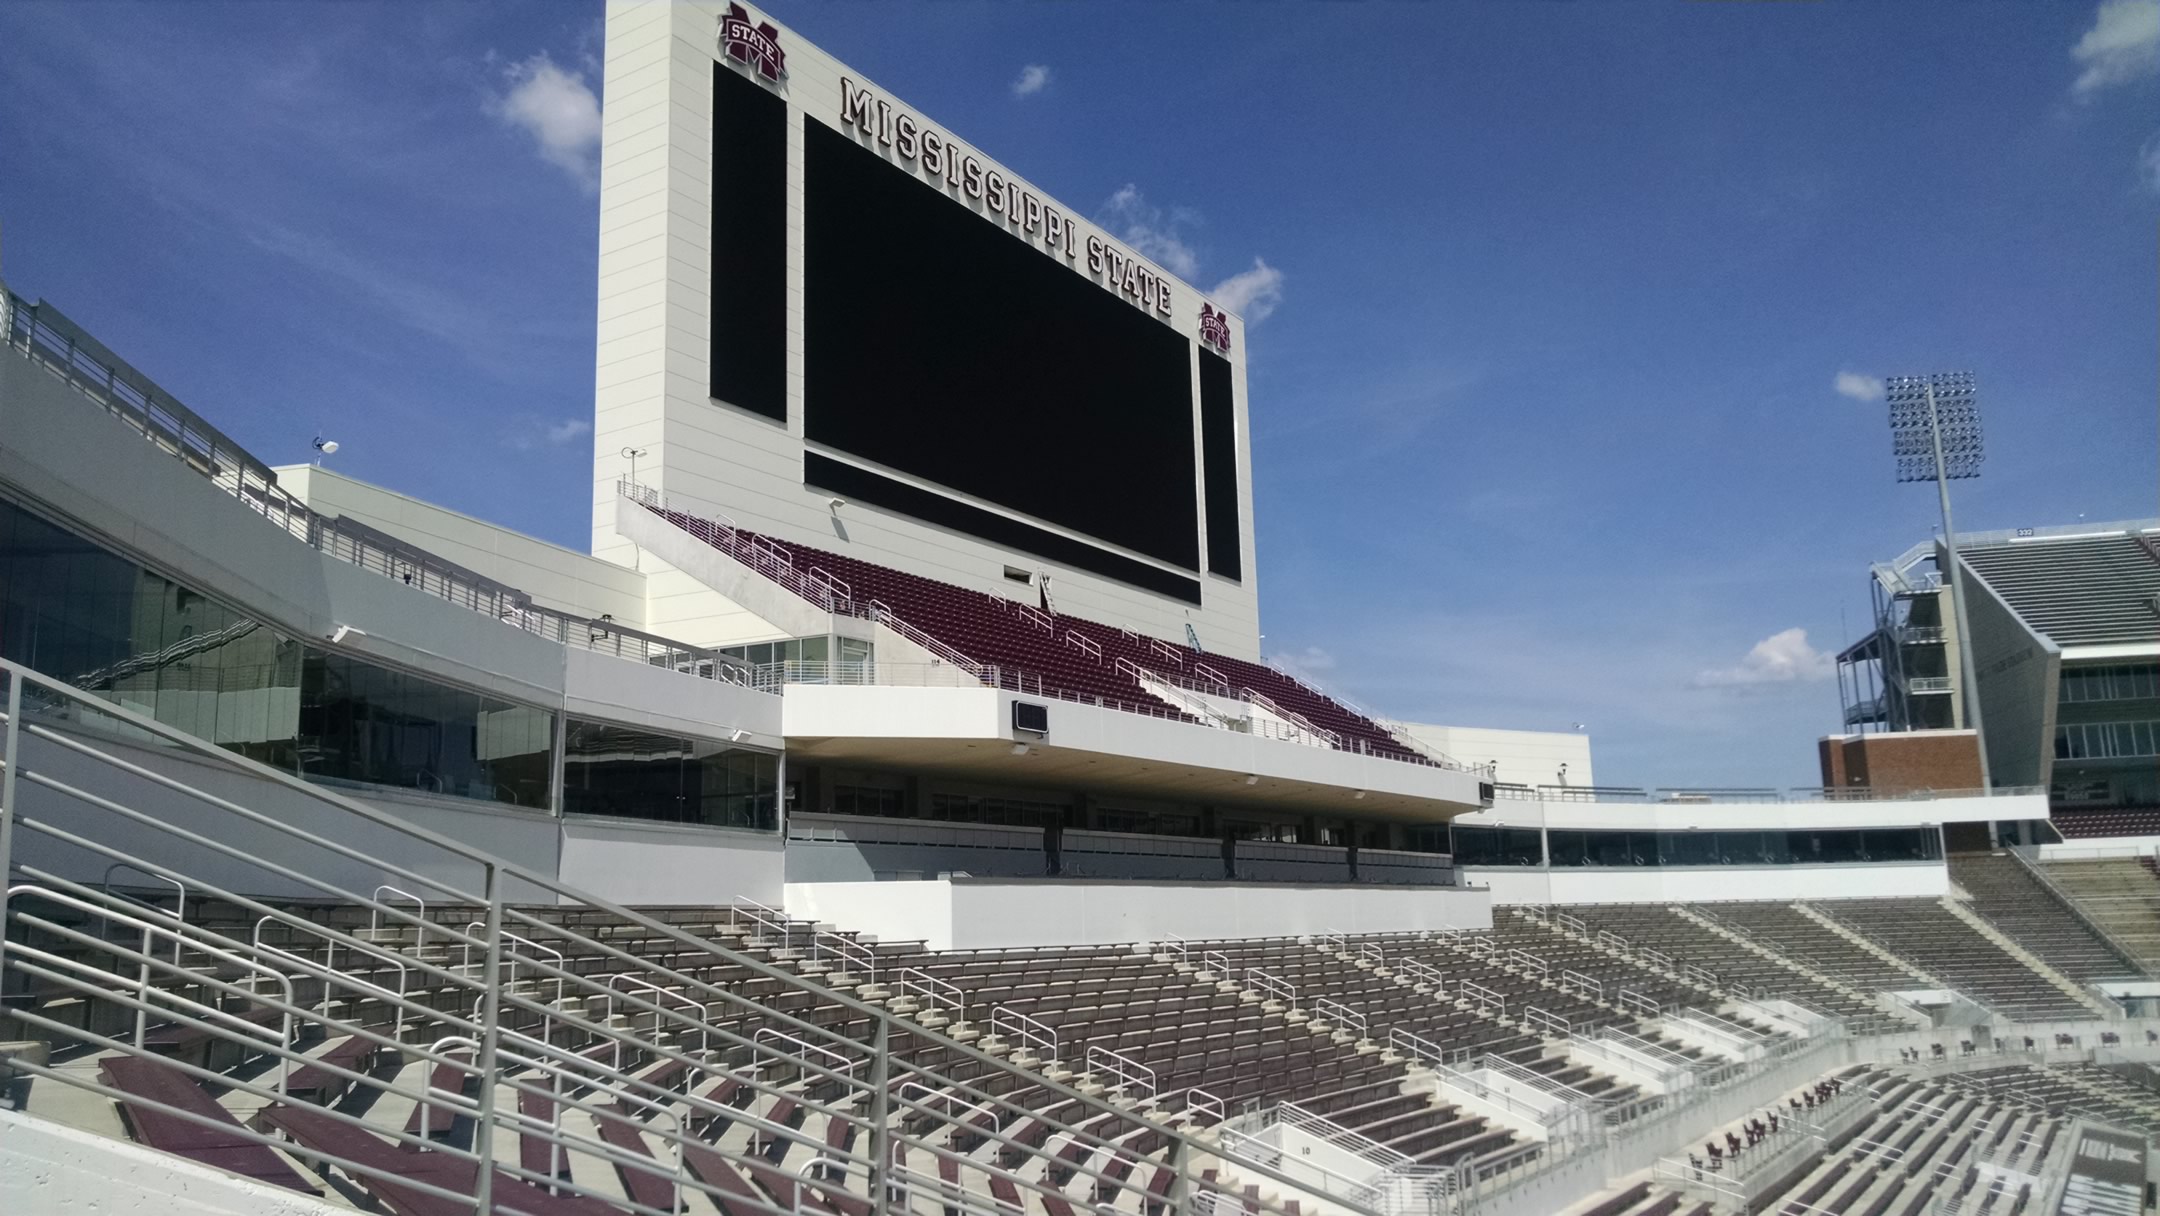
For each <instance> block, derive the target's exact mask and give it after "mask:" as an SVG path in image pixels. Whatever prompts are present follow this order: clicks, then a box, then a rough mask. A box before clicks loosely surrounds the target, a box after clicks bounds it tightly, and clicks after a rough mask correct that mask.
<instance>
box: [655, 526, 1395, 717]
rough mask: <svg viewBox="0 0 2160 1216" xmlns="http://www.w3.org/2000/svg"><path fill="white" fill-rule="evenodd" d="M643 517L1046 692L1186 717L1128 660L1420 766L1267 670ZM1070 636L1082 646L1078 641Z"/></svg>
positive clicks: (739, 533)
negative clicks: (874, 607) (822, 590)
mask: <svg viewBox="0 0 2160 1216" xmlns="http://www.w3.org/2000/svg"><path fill="white" fill-rule="evenodd" d="M647 509H650V510H654V513H655V514H657V515H659V516H660V517H661V518H663V519H665V520H667V521H668V522H669V523H671V524H673V525H675V526H676V527H678V528H681V529H682V530H683V531H685V532H687V533H689V534H690V535H692V536H695V537H698V538H699V539H701V540H704V541H706V542H707V543H709V544H713V545H715V546H716V547H719V548H721V549H723V550H726V551H729V552H734V551H737V550H738V549H739V548H741V547H743V546H753V547H755V548H756V549H757V551H758V552H760V553H763V554H767V555H772V556H771V558H770V560H772V561H784V562H785V563H786V564H787V566H788V568H789V569H791V570H792V571H794V572H797V573H799V574H801V575H803V576H806V577H808V578H811V579H812V580H813V581H814V582H815V583H816V585H818V586H830V584H829V583H828V582H826V581H825V580H819V579H816V578H815V576H814V575H813V574H812V572H813V571H816V572H819V573H822V574H823V575H825V576H829V579H832V580H838V582H839V583H841V584H844V585H845V586H846V588H847V595H848V598H849V599H850V600H851V601H852V602H853V603H854V604H856V605H867V604H868V603H870V601H872V600H875V601H878V602H879V603H882V604H884V605H885V606H886V607H887V608H888V609H890V610H891V612H892V614H893V615H894V616H897V617H898V618H899V619H900V620H902V621H904V622H906V623H907V624H909V625H911V626H913V627H914V628H916V629H919V630H921V631H923V632H924V633H927V634H928V635H930V636H931V637H933V638H935V639H937V640H938V641H940V642H942V643H944V644H945V645H947V646H950V647H952V648H953V649H955V650H957V651H959V652H960V653H961V654H963V655H965V656H966V657H968V658H969V659H972V660H974V661H975V662H977V663H987V664H996V665H998V666H999V667H1001V668H1004V669H1007V670H1009V671H1010V672H1017V673H1024V674H1025V676H1026V677H1027V678H1029V679H1037V678H1039V679H1040V680H1041V681H1042V682H1043V684H1044V685H1045V686H1046V687H1047V688H1050V689H1056V690H1062V691H1064V692H1066V693H1069V694H1074V695H1076V696H1078V697H1080V698H1081V699H1083V700H1084V699H1087V698H1091V697H1100V698H1103V699H1105V700H1109V701H1116V702H1124V703H1127V704H1137V705H1142V706H1145V707H1147V708H1148V709H1149V710H1151V711H1159V712H1162V713H1163V714H1165V715H1166V716H1173V717H1182V716H1186V715H1185V714H1184V711H1183V710H1181V709H1178V708H1176V707H1173V706H1172V705H1171V704H1170V703H1169V702H1167V701H1162V700H1161V699H1159V698H1157V697H1156V696H1155V695H1154V694H1152V693H1151V692H1149V691H1148V689H1147V688H1146V687H1145V686H1144V685H1142V684H1141V683H1140V682H1139V681H1138V680H1137V679H1135V678H1134V677H1132V676H1131V675H1130V674H1129V673H1127V672H1125V671H1123V670H1121V669H1120V668H1119V667H1118V660H1119V659H1124V660H1127V661H1128V662H1130V663H1132V664H1134V665H1136V666H1138V667H1140V668H1142V669H1145V670H1147V671H1150V672H1155V673H1158V674H1160V675H1164V676H1167V677H1170V678H1172V679H1174V680H1179V681H1183V682H1187V683H1191V684H1194V685H1198V686H1201V687H1205V688H1210V689H1213V690H1215V691H1216V692H1217V693H1218V694H1219V695H1221V696H1225V697H1231V698H1238V697H1240V696H1242V695H1243V694H1244V693H1245V692H1246V690H1251V691H1253V692H1257V693H1259V694H1261V695H1262V696H1264V697H1266V698H1267V699H1268V700H1270V701H1272V702H1273V703H1274V704H1275V705H1276V706H1278V707H1280V708H1281V709H1283V710H1286V711H1288V712H1289V713H1291V714H1295V715H1298V716H1301V717H1303V718H1304V719H1306V720H1307V721H1308V722H1310V723H1311V724H1312V725H1313V726H1316V727H1318V728H1320V729H1322V730H1325V731H1329V732H1332V733H1333V734H1334V735H1336V736H1337V738H1338V740H1339V741H1340V743H1341V745H1342V746H1344V747H1346V748H1349V749H1351V750H1355V751H1362V752H1368V753H1371V754H1374V755H1382V756H1390V757H1393V758H1396V759H1402V760H1422V757H1421V756H1420V755H1419V754H1418V753H1417V752H1416V751H1414V750H1413V749H1411V748H1409V747H1407V746H1406V745H1404V744H1403V743H1402V741H1401V740H1399V739H1397V738H1396V737H1395V736H1394V735H1393V734H1392V733H1390V732H1389V731H1388V730H1387V728H1386V727H1384V726H1382V725H1380V724H1379V723H1378V722H1375V721H1373V720H1372V719H1370V718H1368V717H1366V716H1364V715H1363V714H1360V713H1357V712H1356V711H1354V710H1352V709H1350V708H1349V707H1347V706H1345V705H1342V704H1341V703H1339V702H1337V701H1335V700H1333V699H1332V698H1330V697H1328V696H1326V695H1325V694H1323V693H1320V692H1318V691H1316V690H1314V689H1312V688H1310V687H1308V686H1307V685H1305V684H1303V683H1301V682H1300V681H1298V680H1296V679H1293V678H1291V677H1290V676H1287V675H1284V674H1283V673H1282V672H1279V671H1277V670H1275V669H1274V668H1272V667H1269V666H1266V665H1265V664H1261V663H1254V662H1250V661H1248V660H1245V659H1237V658H1232V657H1230V656H1228V655H1221V654H1214V653H1211V652H1208V651H1202V650H1194V649H1192V648H1191V647H1189V646H1173V645H1169V644H1167V643H1164V642H1161V641H1158V640H1155V639H1151V638H1148V637H1144V636H1142V635H1140V634H1136V633H1133V632H1131V631H1130V630H1126V629H1122V628H1118V627H1115V626H1110V625H1103V624H1100V623H1097V622H1095V621H1089V620H1084V619H1081V618H1079V617H1075V616H1068V615H1064V614H1054V613H1042V612H1039V611H1037V610H1036V609H1034V608H1033V607H1032V606H1030V605H1023V604H1021V603H1019V602H1018V601H1015V600H1011V599H1007V598H1005V597H1003V596H997V595H991V594H987V593H984V592H980V591H970V590H967V589H965V588H962V587H958V586H955V585H953V584H951V583H946V582H941V581H939V580H937V579H931V578H924V577H922V576H921V575H915V574H907V573H903V572H901V571H898V570H894V569H891V568H889V567H885V566H880V565H876V564H874V563H871V562H866V561H863V560H861V559H860V558H855V557H850V556H847V555H845V554H840V553H834V552H830V551H828V550H824V549H817V548H812V547H810V546H808V545H793V544H787V545H784V544H781V543H780V542H778V541H775V540H772V539H771V538H768V537H764V536H760V535H758V534H756V533H753V532H749V531H747V530H744V529H730V528H729V527H728V526H727V525H725V524H721V523H717V522H715V521H713V520H708V519H703V518H700V517H698V516H695V515H691V514H687V513H685V512H681V511H672V510H661V509H655V508H647ZM753 568H755V567H753ZM782 585H783V586H788V585H791V583H790V582H783V583H782ZM793 586H794V589H796V590H797V591H798V592H799V593H800V592H802V591H803V590H804V586H803V585H802V584H799V583H797V584H793ZM1075 636H1077V637H1079V638H1084V639H1085V640H1086V643H1087V644H1086V645H1082V644H1081V643H1079V642H1076V641H1074V640H1073V638H1074V637H1075Z"/></svg>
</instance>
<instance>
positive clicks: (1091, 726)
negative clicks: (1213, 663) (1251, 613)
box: [783, 684, 1478, 819]
mask: <svg viewBox="0 0 2160 1216" xmlns="http://www.w3.org/2000/svg"><path fill="white" fill-rule="evenodd" d="M1036 699H1037V698H1031V697H1027V696H1024V695H1020V694H1015V693H1009V692H1004V691H1002V690H999V689H994V688H909V687H853V686H847V687H842V686H830V685H801V684H799V685H791V686H790V687H789V688H788V691H787V696H786V698H785V704H784V705H783V715H784V720H785V723H786V727H787V734H788V736H789V737H790V738H820V739H821V738H868V739H985V740H989V739H1004V740H1009V739H1011V738H1012V737H1013V735H1012V727H1011V723H1012V710H1011V703H1012V702H1013V701H1014V700H1036ZM1049 705H1050V723H1051V729H1050V736H1049V738H1048V739H1047V740H1046V741H1045V742H1044V743H1043V744H1041V745H1040V746H1042V747H1044V748H1047V749H1049V751H1051V752H1053V753H1057V752H1066V751H1072V752H1083V753H1090V754H1093V755H1099V756H1115V757H1121V758H1124V759H1128V760H1134V761H1138V762H1142V763H1145V764H1149V765H1154V766H1160V767H1171V768H1174V769H1177V770H1188V771H1192V770H1205V771H1209V772H1212V773H1215V774H1218V775H1221V776H1224V777H1228V778H1230V779H1231V780H1234V781H1235V782H1236V783H1237V784H1238V787H1239V789H1240V790H1242V789H1243V788H1244V787H1243V779H1244V777H1245V776H1246V775H1247V774H1251V775H1255V776H1258V777H1260V778H1261V779H1262V780H1263V781H1271V780H1272V781H1277V782H1285V783H1294V784H1295V785H1296V786H1298V787H1300V788H1306V789H1310V790H1311V792H1312V794H1313V796H1314V797H1316V798H1321V797H1325V798H1332V799H1341V798H1343V797H1344V795H1346V794H1347V793H1348V792H1350V791H1356V790H1364V791H1366V792H1367V793H1368V795H1369V796H1374V797H1373V798H1372V800H1371V801H1370V802H1368V803H1367V804H1366V805H1367V806H1369V807H1379V806H1380V805H1381V803H1380V799H1379V798H1378V797H1377V796H1378V795H1391V796H1394V797H1397V798H1402V799H1419V800H1425V801H1427V802H1429V803H1430V806H1429V807H1428V809H1427V812H1426V813H1427V817H1429V818H1432V819H1439V818H1443V817H1445V816H1446V815H1447V814H1450V813H1453V812H1455V811H1458V810H1460V809H1461V808H1463V807H1470V806H1475V805H1477V786H1478V778H1477V776H1476V775H1475V774H1472V773H1464V772H1457V771H1455V770H1452V769H1442V768H1436V767H1431V766H1427V765H1419V764H1405V763H1402V762H1400V761H1396V760H1383V759H1380V758H1377V757H1373V756H1364V755H1359V754H1357V753H1354V752H1339V751H1334V750H1332V749H1328V748H1320V747H1308V746H1306V745H1304V744H1301V743H1294V742H1289V741H1286V740H1281V739H1270V738H1267V737H1265V736H1262V735H1250V734H1244V733H1242V732H1239V731H1232V730H1218V729H1214V728H1211V727H1205V726H1196V725H1194V724H1192V723H1187V722H1177V721H1173V720H1171V719H1168V718H1153V717H1149V716H1147V715H1144V714H1134V713H1126V712H1124V711H1122V710H1115V709H1106V708H1102V707H1100V706H1094V705H1081V704H1078V703H1076V702H1070V701H1057V700H1053V701H1050V702H1049ZM1223 792H1224V793H1228V792H1230V791H1229V790H1227V789H1225V790H1224V791H1223ZM1187 793H1188V794H1193V793H1195V792H1194V791H1190V790H1188V791H1187ZM1345 809H1347V805H1346V807H1345Z"/></svg>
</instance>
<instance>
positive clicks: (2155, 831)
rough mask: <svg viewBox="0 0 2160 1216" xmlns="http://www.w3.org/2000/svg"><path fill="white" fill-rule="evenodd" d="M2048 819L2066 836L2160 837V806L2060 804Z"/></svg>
mask: <svg viewBox="0 0 2160 1216" xmlns="http://www.w3.org/2000/svg"><path fill="white" fill-rule="evenodd" d="M2048 822H2049V823H2052V824H2054V825H2055V830H2056V831H2058V832H2061V833H2062V834H2063V836H2064V837H2065V838H2066V839H2070V840H2081V839H2089V838H2091V837H2095V836H2160V806H2108V807H2067V806H2058V807H2055V808H2054V809H2052V810H2050V811H2049V812H2048Z"/></svg>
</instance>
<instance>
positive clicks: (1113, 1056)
mask: <svg viewBox="0 0 2160 1216" xmlns="http://www.w3.org/2000/svg"><path fill="white" fill-rule="evenodd" d="M1085 1058H1086V1063H1087V1070H1088V1071H1089V1072H1092V1073H1099V1074H1102V1075H1104V1076H1108V1077H1112V1078H1115V1079H1116V1081H1117V1084H1115V1085H1112V1086H1111V1087H1110V1090H1111V1092H1113V1093H1119V1094H1122V1093H1125V1092H1127V1091H1128V1090H1130V1091H1132V1092H1134V1093H1137V1094H1138V1095H1139V1096H1140V1097H1142V1098H1152V1097H1154V1096H1155V1070H1154V1069H1152V1068H1149V1067H1148V1066H1147V1065H1145V1064H1142V1063H1141V1062H1140V1061H1138V1060H1136V1059H1134V1058H1132V1057H1131V1056H1128V1055H1126V1054H1124V1053H1123V1052H1120V1051H1114V1050H1112V1049H1111V1048H1108V1047H1103V1046H1101V1045H1099V1044H1095V1043H1090V1044H1088V1049H1087V1053H1086V1057H1085Z"/></svg>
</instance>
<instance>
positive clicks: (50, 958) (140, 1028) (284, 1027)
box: [7, 765, 293, 1094]
mask: <svg viewBox="0 0 2160 1216" xmlns="http://www.w3.org/2000/svg"><path fill="white" fill-rule="evenodd" d="M10 767H11V768H12V767H13V766H12V765H11V766H10ZM20 895H32V896H35V897H37V898H39V899H44V900H50V901H51V902H53V903H56V904H61V905H63V906H65V907H70V908H73V909H75V910H76V911H77V912H82V913H87V914H88V915H91V916H96V917H100V918H102V919H104V920H107V921H112V922H117V923H119V924H121V925H124V926H126V927H128V928H130V929H138V930H140V931H141V932H142V935H143V942H144V944H145V945H146V946H147V945H148V944H149V941H150V939H151V938H153V937H161V938H162V937H170V938H173V939H175V940H181V939H182V938H183V937H184V935H183V934H182V933H181V932H180V930H179V929H175V928H172V927H170V926H167V925H161V924H157V923H156V922H154V921H152V920H149V919H147V918H145V917H142V916H136V915H131V914H129V913H126V912H123V911H121V910H119V909H116V908H108V907H103V906H100V905H98V904H95V903H92V902H90V901H88V900H83V899H78V898H76V897H75V896H72V895H68V894H65V893H63V892H61V891H58V890H55V889H53V888H51V887H48V886H40V885H36V884H32V883H19V884H16V885H14V886H11V887H9V888H8V889H7V904H8V905H9V907H12V906H13V904H14V902H15V899H16V897H17V896H20ZM9 915H10V916H11V917H12V918H13V919H15V920H16V921H18V922H21V921H22V920H23V919H24V918H25V917H26V916H29V914H27V913H23V912H10V913H9ZM29 923H30V924H31V925H33V926H35V927H37V928H41V929H44V930H46V931H47V932H51V933H56V934H59V935H60V936H62V937H66V938H70V939H73V940H76V941H79V942H80V941H87V940H88V939H87V938H86V937H85V935H83V934H80V933H76V932H74V931H73V930H70V929H67V928H65V927H63V926H61V925H58V924H55V923H53V922H51V921H46V920H44V919H43V918H41V917H34V916H30V918H29ZM184 927H185V926H182V928H184ZM188 944H189V945H190V946H191V947H193V948H194V949H196V950H199V951H201V952H202V953H204V954H207V955H209V956H210V957H212V958H214V959H217V960H218V961H219V962H222V963H225V964H227V965H229V966H233V967H238V968H240V969H241V970H243V971H249V972H253V973H255V974H257V975H261V976H267V977H269V979H270V980H272V981H273V982H275V983H276V984H278V985H279V986H281V987H282V988H283V989H284V992H285V1003H286V1004H287V1005H288V1006H289V1005H291V1004H292V1003H293V984H292V980H291V979H290V978H289V977H287V976H283V975H280V974H278V972H277V971H276V970H275V969H274V968H271V967H265V966H263V965H262V964H261V963H258V962H256V961H254V960H252V959H249V958H244V957H242V956H241V955H239V954H237V953H235V952H233V951H230V950H225V949H221V948H219V947H217V946H212V945H208V944H205V943H203V942H201V941H191V942H189V943H188ZM9 951H10V953H14V954H21V955H26V956H28V957H30V958H34V959H37V960H39V961H41V962H45V963H50V964H52V965H54V966H58V967H62V968H66V969H69V970H72V971H75V972H77V973H78V974H80V973H84V972H89V971H90V969H89V968H86V967H84V966H83V965H82V964H81V963H79V962H76V961H75V960H72V959H69V958H67V957H65V956H63V955H58V954H54V953H52V952H51V951H48V950H44V949H42V948H40V947H37V946H32V945H30V944H29V943H27V942H16V943H14V944H13V945H11V946H10V947H9ZM116 953H117V952H116ZM129 961H134V962H137V963H138V965H139V966H140V967H141V969H142V970H141V974H140V976H139V978H138V979H137V980H136V983H135V1000H136V1001H137V1005H136V1013H135V1048H136V1050H138V1051H140V1050H142V1049H143V1047H144V1041H145V1038H146V1037H147V1036H146V1031H147V1029H148V1028H147V1025H146V1018H147V1015H148V1012H149V1007H150V1006H149V1002H150V978H149V977H150V968H151V967H152V966H157V967H166V968H169V969H170V970H172V971H174V972H179V973H181V974H187V973H186V972H185V971H184V970H183V969H182V968H180V967H179V966H177V965H173V964H167V963H166V962H165V961H164V960H163V959H161V958H155V957H153V956H152V955H151V954H150V952H149V951H148V950H147V949H145V950H143V951H142V952H141V954H140V956H139V958H138V959H135V960H129ZM93 974H94V973H93ZM103 978H105V979H108V980H109V979H111V978H113V977H111V976H109V975H108V976H105V977H103ZM159 996H160V997H162V998H163V999H165V1000H167V1001H170V1002H172V1003H173V1004H175V1005H179V1006H183V1007H186V1008H190V1009H193V1010H195V1011H197V1012H199V1013H200V1014H201V1015H202V1016H203V1017H204V1018H206V1019H211V1020H216V1021H219V1022H222V1023H224V1024H226V1025H228V1026H231V1027H234V1028H236V1029H238V1030H240V1031H242V1032H243V1033H247V1034H251V1035H258V1036H259V1035H264V1034H267V1033H268V1031H267V1029H266V1028H265V1027H262V1026H257V1025H255V1024H254V1023H251V1022H247V1021H245V1020H242V1019H240V1018H236V1017H234V1016H233V1015H231V1014H229V1013H227V1012H225V1011H224V1010H222V1009H219V1008H217V1007H216V1006H213V1005H204V1004H202V1003H201V1002H199V1001H196V1000H194V999H192V998H189V997H186V996H182V995H180V994H179V993H176V992H167V991H163V990H160V992H159ZM277 1041H278V1043H279V1044H280V1045H281V1046H283V1045H288V1044H290V1043H291V1042H292V1041H293V1027H292V1014H291V1013H289V1012H288V1013H286V1014H284V1015H283V1022H282V1024H281V1026H280V1029H279V1031H278V1038H277ZM285 1073H286V1063H285V1061H284V1059H283V1057H280V1060H279V1067H278V1092H279V1093H280V1094H282V1093H284V1092H285Z"/></svg>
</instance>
